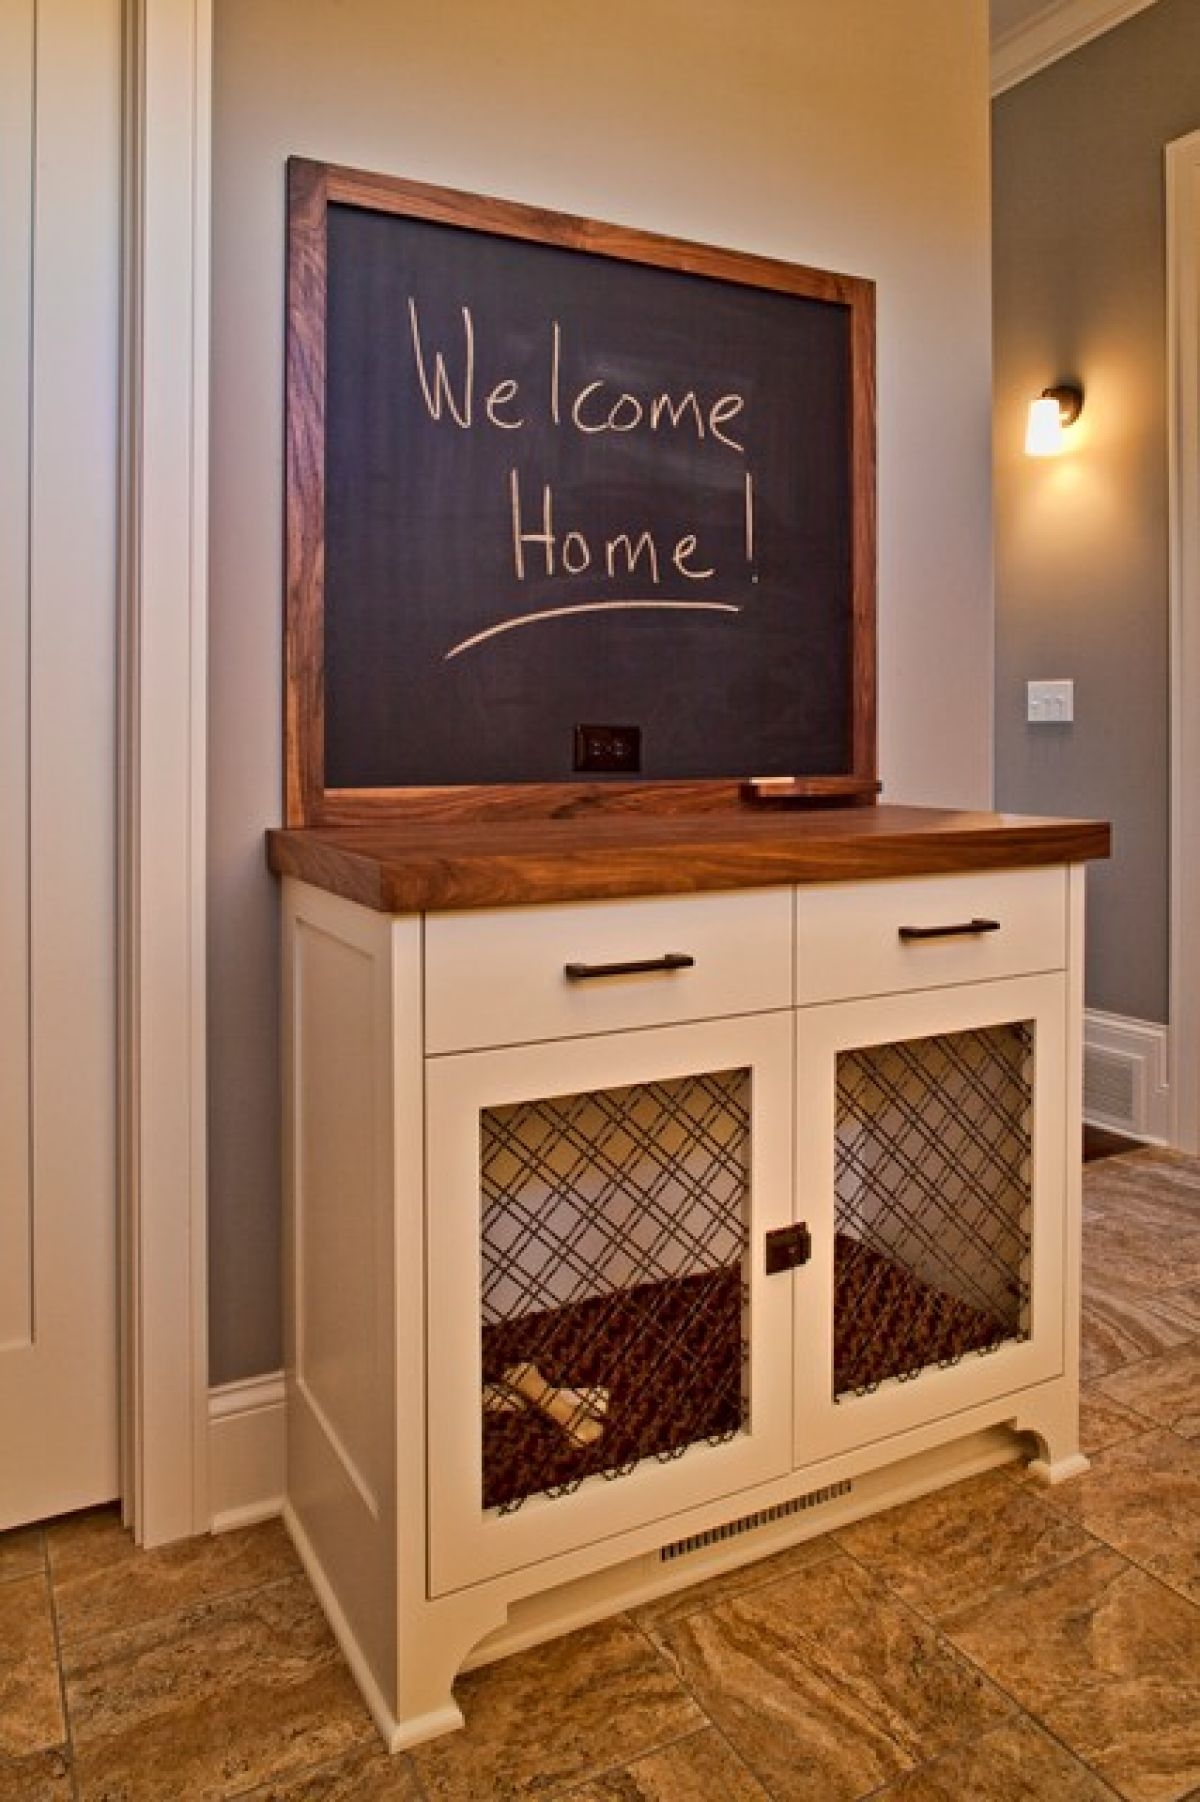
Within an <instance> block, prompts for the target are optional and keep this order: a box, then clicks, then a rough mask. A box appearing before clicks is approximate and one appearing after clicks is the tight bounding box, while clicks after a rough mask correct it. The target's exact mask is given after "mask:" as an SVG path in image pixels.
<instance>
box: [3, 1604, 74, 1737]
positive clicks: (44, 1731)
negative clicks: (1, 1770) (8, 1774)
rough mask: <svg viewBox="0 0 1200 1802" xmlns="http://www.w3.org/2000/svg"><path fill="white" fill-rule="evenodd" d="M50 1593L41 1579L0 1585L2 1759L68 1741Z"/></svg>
mask: <svg viewBox="0 0 1200 1802" xmlns="http://www.w3.org/2000/svg"><path fill="white" fill-rule="evenodd" d="M66 1736H67V1729H66V1725H65V1723H64V1721H63V1714H62V1699H61V1695H60V1691H59V1682H58V1658H57V1654H56V1652H55V1646H54V1623H53V1619H52V1617H51V1614H50V1590H49V1587H48V1585H47V1583H46V1579H45V1577H44V1576H41V1575H38V1576H30V1577H14V1578H13V1579H12V1581H11V1582H8V1583H0V1758H19V1757H22V1756H23V1755H24V1754H25V1753H28V1752H39V1751H42V1750H43V1749H45V1748H47V1747H51V1746H60V1745H61V1744H62V1743H63V1741H64V1740H65V1739H66Z"/></svg>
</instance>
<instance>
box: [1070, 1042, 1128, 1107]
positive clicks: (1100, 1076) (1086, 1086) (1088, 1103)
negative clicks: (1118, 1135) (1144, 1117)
mask: <svg viewBox="0 0 1200 1802" xmlns="http://www.w3.org/2000/svg"><path fill="white" fill-rule="evenodd" d="M1133 1076H1134V1060H1133V1059H1132V1058H1130V1057H1122V1056H1120V1055H1119V1054H1118V1053H1116V1052H1112V1051H1101V1050H1099V1049H1097V1047H1096V1046H1094V1045H1089V1046H1088V1048H1087V1050H1086V1051H1085V1053H1084V1058H1083V1111H1084V1113H1085V1115H1086V1116H1087V1117H1088V1119H1089V1120H1092V1119H1103V1120H1105V1121H1106V1122H1111V1123H1112V1124H1113V1125H1114V1126H1116V1125H1120V1126H1127V1127H1135V1126H1136V1125H1137V1103H1136V1097H1135V1093H1134V1080H1133Z"/></svg>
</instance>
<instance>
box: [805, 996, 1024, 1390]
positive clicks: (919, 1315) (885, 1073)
mask: <svg viewBox="0 0 1200 1802" xmlns="http://www.w3.org/2000/svg"><path fill="white" fill-rule="evenodd" d="M1033 1056H1034V1048H1033V1028H1032V1026H1031V1025H1030V1024H1028V1023H1014V1024H1008V1025H1002V1026H990V1027H984V1028H976V1029H973V1030H971V1031H965V1032H954V1033H946V1034H943V1035H940V1036H937V1037H933V1038H924V1039H911V1040H906V1041H902V1042H899V1043H896V1044H888V1045H879V1046H871V1047H869V1048H866V1049H862V1050H853V1051H846V1052H843V1053H841V1055H840V1056H839V1057H838V1060H837V1156H836V1174H835V1191H836V1239H835V1244H834V1384H833V1386H834V1395H835V1397H840V1396H843V1395H845V1394H847V1393H849V1392H855V1393H860V1394H861V1393H863V1392H865V1391H869V1390H871V1389H874V1388H875V1387H876V1386H877V1385H878V1384H879V1383H881V1382H883V1381H884V1380H886V1379H887V1378H888V1377H897V1378H901V1379H905V1378H910V1377H914V1376H916V1375H917V1374H918V1373H919V1372H920V1371H921V1370H923V1369H927V1368H928V1367H929V1366H931V1365H939V1364H940V1365H944V1364H949V1363H954V1362H956V1361H957V1360H958V1359H959V1358H961V1357H963V1356H964V1354H966V1353H967V1352H972V1351H974V1352H983V1351H990V1350H992V1349H994V1348H995V1347H996V1346H998V1345H1000V1344H1002V1343H1003V1342H1004V1341H1006V1340H1016V1339H1023V1338H1027V1337H1028V1333H1029V1263H1030V1217H1031V1216H1030V1204H1031V1199H1032V1197H1031V1138H1030V1134H1031V1122H1032V1108H1033Z"/></svg>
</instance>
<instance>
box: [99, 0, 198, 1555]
mask: <svg viewBox="0 0 1200 1802" xmlns="http://www.w3.org/2000/svg"><path fill="white" fill-rule="evenodd" d="M124 18H125V31H126V91H125V115H126V169H127V175H126V196H125V200H126V227H125V251H126V263H125V289H126V319H125V380H124V396H123V420H122V426H123V430H122V499H123V508H122V512H123V518H122V571H121V593H122V604H123V610H124V611H123V621H122V646H121V685H122V691H121V733H120V758H121V768H120V808H119V817H120V851H119V858H120V896H119V906H120V941H121V942H120V966H119V986H120V997H121V1017H120V1023H119V1027H120V1047H119V1071H120V1076H119V1084H120V1092H119V1108H120V1123H121V1146H120V1173H119V1174H120V1189H121V1205H122V1245H121V1268H122V1396H123V1408H122V1479H123V1480H122V1495H123V1500H124V1507H125V1513H126V1518H127V1520H128V1521H129V1523H130V1524H131V1525H132V1527H133V1529H134V1533H135V1535H136V1537H137V1539H138V1540H139V1542H140V1543H142V1544H143V1545H156V1544H161V1543H163V1542H164V1541H166V1540H171V1539H178V1538H181V1537H183V1536H185V1535H188V1534H192V1533H197V1532H202V1531H205V1530H206V1529H207V1527H208V1524H209V1520H208V1494H207V1490H208V1484H207V1468H206V1442H207V1427H208V1405H207V1404H208V1391H207V1307H208V1302H207V1258H206V1234H207V1222H206V1147H205V827H206V809H205V799H206V797H205V776H206V770H205V764H206V718H205V691H206V633H207V602H206V587H207V552H208V376H209V368H208V359H209V218H210V137H211V129H212V0H125V6H124Z"/></svg>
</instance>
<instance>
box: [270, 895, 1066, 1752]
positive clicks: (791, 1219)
mask: <svg viewBox="0 0 1200 1802" xmlns="http://www.w3.org/2000/svg"><path fill="white" fill-rule="evenodd" d="M1081 901H1082V877H1081V875H1080V873H1079V871H1078V870H1076V869H1068V868H1066V867H1061V866H1060V867H1047V868H1041V869H1018V870H1014V871H1006V872H994V871H993V872H988V871H982V872H974V873H971V874H967V875H961V876H960V875H933V876H928V877H904V878H902V879H897V880H890V881H877V882H862V883H841V884H826V885H817V886H812V887H808V886H802V887H800V888H792V887H791V886H786V885H780V886H776V887H768V888H762V889H758V890H747V891H738V892H732V893H727V894H713V893H706V894H698V895H692V896H684V897H672V898H667V897H649V898H645V899H641V900H636V901H634V900H630V901H605V902H597V903H582V904H581V903H574V904H570V905H556V906H547V907H531V908H511V909H498V910H494V911H491V912H485V913H478V914H472V913H460V914H434V915H430V916H427V917H424V918H422V917H421V916H415V915H414V916H397V917H392V918H389V917H387V916H385V915H381V914H377V913H373V912H371V910H369V909H367V908H365V907H361V906H358V905H356V904H354V903H351V902H349V901H345V900H340V899H338V898H336V897H334V896H332V895H329V894H325V893H322V892H320V891H318V890H316V889H314V888H312V887H309V886H307V885H304V884H302V883H298V882H295V881H289V882H288V883H287V885H286V920H287V930H286V940H285V942H286V959H287V978H286V983H285V994H286V997H287V1003H286V1007H287V1029H286V1043H287V1047H288V1053H287V1056H288V1063H287V1108H286V1113H287V1120H286V1130H287V1142H288V1147H289V1153H288V1160H287V1176H288V1186H289V1207H288V1219H289V1241H288V1243H289V1257H288V1271H289V1275H288V1307H287V1312H288V1319H289V1352H288V1358H289V1373H288V1374H289V1385H288V1388H289V1500H288V1519H289V1523H290V1525H291V1528H292V1531H293V1534H294V1536H295V1537H296V1540H297V1543H298V1545H299V1546H300V1549H301V1552H302V1555H303V1556H304V1557H305V1559H306V1562H307V1564H308V1568H309V1570H310V1572H311V1573H312V1575H313V1578H314V1581H315V1583H316V1585H317V1588H318V1591H319V1593H320V1594H321V1595H322V1598H323V1600H324V1602H325V1604H326V1607H327V1610H328V1611H329V1613H330V1618H331V1619H332V1620H333V1622H334V1625H335V1628H336V1629H337V1631H338V1632H339V1636H340V1638H341V1640H342V1643H343V1645H344V1647H345V1648H346V1650H347V1652H348V1655H349V1656H350V1659H351V1662H352V1665H353V1667H354V1668H355V1671H356V1674H357V1675H358V1677H359V1680H360V1682H361V1683H362V1685H363V1688H364V1691H365V1693H366V1694H367V1695H368V1698H369V1700H370V1701H371V1703H372V1706H373V1708H374V1710H375V1713H376V1717H377V1719H378V1720H379V1722H380V1724H381V1726H382V1728H383V1730H384V1732H385V1734H386V1736H387V1737H388V1740H389V1743H390V1744H392V1745H393V1746H400V1745H405V1744H411V1743H413V1742H415V1741H416V1740H418V1739H420V1738H423V1737H427V1736H429V1735H430V1734H433V1733H436V1732H440V1731H444V1730H445V1729H446V1728H447V1727H449V1726H452V1725H454V1724H456V1723H457V1720H458V1718H459V1717H458V1714H457V1710H456V1708H455V1705H454V1703H453V1700H452V1698H451V1696H450V1684H451V1681H452V1679H453V1677H454V1675H455V1673H456V1671H457V1670H458V1669H460V1668H461V1667H462V1666H463V1665H464V1663H466V1662H468V1661H470V1660H476V1659H480V1658H487V1657H492V1656H497V1655H499V1654H500V1653H501V1652H503V1651H505V1650H508V1649H511V1648H514V1647H516V1646H518V1645H521V1644H528V1643H531V1642H532V1641H534V1640H536V1639H539V1638H543V1637H546V1636H548V1635H549V1634H551V1633H553V1632H556V1631H563V1630H565V1629H566V1628H567V1627H569V1626H571V1625H575V1624H578V1623H579V1622H581V1621H583V1620H586V1619H589V1618H594V1617H596V1616H598V1615H601V1614H604V1613H607V1612H610V1611H611V1610H612V1609H614V1608H616V1607H619V1606H622V1605H626V1604H628V1603H629V1602H631V1601H633V1600H636V1599H638V1598H640V1597H643V1596H647V1595H651V1594H655V1593H660V1592H662V1591H664V1590H666V1589H669V1588H673V1587H677V1586H679V1585H681V1584H683V1583H686V1582H688V1581H690V1580H693V1579H694V1578H695V1577H699V1576H704V1575H708V1574H711V1572H712V1571H714V1570H716V1569H720V1568H723V1567H725V1566H727V1565H728V1564H731V1563H734V1562H741V1561H744V1560H745V1559H746V1558H750V1557H754V1556H757V1555H759V1553H761V1552H764V1551H773V1550H777V1549H779V1548H780V1546H782V1545H784V1544H787V1543H790V1542H792V1541H794V1540H795V1539H798V1538H802V1537H804V1536H806V1535H808V1534H811V1533H815V1532H820V1531H823V1530H825V1529H826V1528H827V1527H828V1526H831V1525H834V1524H836V1523H837V1522H838V1521H840V1520H845V1519H848V1518H853V1517H854V1516H856V1515H858V1514H862V1513H865V1512H868V1511H869V1510H870V1509H872V1508H875V1507H879V1506H884V1505H886V1504H887V1502H888V1501H889V1500H892V1499H897V1498H899V1497H900V1496H901V1495H907V1494H912V1493H916V1492H918V1491H919V1490H921V1489H922V1488H930V1487H933V1486H935V1485H936V1484H938V1483H944V1482H946V1481H949V1480H951V1479H952V1478H953V1477H954V1476H956V1475H960V1474H965V1472H967V1471H968V1470H976V1469H980V1468H983V1467H985V1466H986V1465H987V1464H989V1463H995V1462H998V1461H1000V1460H1001V1459H1003V1458H1006V1457H1012V1456H1015V1455H1016V1454H1017V1452H1018V1451H1019V1450H1020V1449H1028V1441H1020V1440H1018V1439H1017V1437H1016V1436H1015V1435H1016V1434H1017V1433H1019V1432H1025V1433H1028V1434H1032V1435H1033V1436H1034V1437H1035V1438H1036V1439H1037V1440H1038V1441H1039V1443H1040V1449H1041V1451H1042V1453H1043V1457H1042V1460H1041V1467H1042V1470H1043V1474H1046V1475H1048V1476H1049V1477H1050V1478H1051V1479H1057V1478H1058V1477H1060V1476H1064V1475H1069V1474H1071V1473H1072V1472H1073V1470H1075V1469H1076V1468H1078V1467H1079V1466H1080V1463H1081V1460H1080V1459H1079V1457H1078V1448H1077V1404H1078V1388H1077V1382H1078V1378H1077V1358H1076V1353H1075V1342H1076V1338H1077V1330H1078V1181H1077V1163H1078V1130H1079V1118H1078V1075H1077V1069H1076V1063H1077V1060H1078V1055H1079V1013H1080V1007H1079V987H1078V971H1079V958H1080V951H1081V945H1080V937H1081V918H1082V905H1081Z"/></svg>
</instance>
